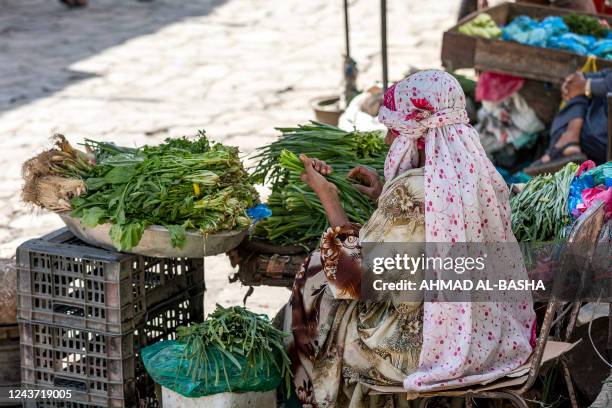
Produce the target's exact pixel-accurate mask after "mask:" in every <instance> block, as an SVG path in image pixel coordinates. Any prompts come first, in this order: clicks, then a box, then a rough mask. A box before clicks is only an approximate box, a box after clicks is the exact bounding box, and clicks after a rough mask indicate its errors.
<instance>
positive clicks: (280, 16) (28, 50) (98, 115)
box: [0, 0, 459, 313]
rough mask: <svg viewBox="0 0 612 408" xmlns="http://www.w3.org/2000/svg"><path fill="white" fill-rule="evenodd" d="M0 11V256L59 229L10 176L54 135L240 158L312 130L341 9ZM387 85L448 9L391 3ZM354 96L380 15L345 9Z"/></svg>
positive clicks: (338, 41) (258, 302)
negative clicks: (195, 140)
mask: <svg viewBox="0 0 612 408" xmlns="http://www.w3.org/2000/svg"><path fill="white" fill-rule="evenodd" d="M90 3H91V6H90V7H89V8H87V9H82V10H66V9H65V8H63V7H62V6H60V5H59V2H57V1H54V0H0V136H1V137H0V168H3V169H4V171H3V172H2V174H0V204H1V205H0V257H9V256H11V255H12V254H14V251H15V248H16V247H17V246H18V245H19V244H20V243H21V242H23V241H24V240H25V239H27V238H30V237H35V236H38V235H41V234H43V233H45V232H48V231H51V230H53V229H54V228H58V227H60V225H61V223H60V221H59V219H58V218H57V217H56V216H55V215H53V214H48V213H41V212H36V211H35V212H33V211H32V209H30V208H27V207H25V206H24V205H23V204H22V203H20V200H19V194H18V191H19V188H20V185H21V181H20V166H21V163H22V162H23V161H24V160H25V159H27V158H28V157H30V156H31V155H32V154H34V153H36V152H38V151H40V150H41V149H43V148H44V147H45V146H47V145H48V137H49V136H50V135H51V133H52V132H53V131H61V132H63V133H64V134H65V135H66V136H68V138H69V139H70V140H71V141H73V142H79V141H80V140H82V139H83V138H85V137H90V138H95V139H102V140H112V141H116V142H121V143H123V144H134V145H139V144H143V143H158V142H160V141H162V140H163V139H164V138H165V137H167V136H176V135H190V134H194V133H195V130H196V129H200V128H205V129H206V130H207V132H208V134H209V135H210V136H211V137H212V138H213V139H216V140H219V141H223V142H224V143H228V144H234V145H237V146H240V148H241V150H242V151H243V152H244V153H245V154H248V153H250V152H252V151H253V149H254V148H255V147H257V146H260V145H262V144H265V143H267V142H269V141H271V140H273V139H274V138H275V137H276V136H277V135H276V134H275V132H274V130H273V127H274V126H285V125H295V124H297V123H300V122H304V121H306V120H308V119H310V118H312V112H311V110H310V108H309V104H308V101H309V100H310V99H311V98H312V97H314V96H317V95H321V94H329V93H335V92H337V91H338V89H339V85H340V79H341V62H342V58H341V55H342V53H343V35H342V27H343V25H342V24H343V22H342V14H341V4H342V2H341V1H339V0H337V1H329V0H308V1H300V0H228V1H223V0H216V1H215V0H189V1H176V0H155V1H154V2H153V3H140V2H137V1H135V0H91V1H90ZM388 3H389V17H388V19H389V53H390V61H389V62H390V76H391V78H393V79H398V78H400V77H401V76H402V74H403V73H404V72H406V71H408V69H409V68H410V67H412V66H414V67H419V68H424V67H437V66H439V49H440V42H441V36H442V31H443V30H444V29H445V28H448V27H450V26H451V25H452V24H453V20H454V16H455V13H456V9H457V7H458V3H459V0H439V1H435V2H434V1H426V0H418V1H417V0H391V1H389V2H388ZM350 4H351V26H352V30H353V32H352V37H351V41H352V45H353V54H354V55H353V57H354V58H355V59H356V60H357V62H358V63H359V67H360V70H361V75H360V82H359V83H360V85H361V86H364V87H365V86H368V85H370V84H371V83H372V82H373V81H374V80H377V79H378V78H379V77H380V54H379V41H380V40H379V35H378V29H379V14H378V8H377V7H378V2H377V1H374V0H353V1H350ZM231 272H232V268H231V267H230V265H229V262H228V261H227V259H226V258H225V257H224V256H218V257H213V258H208V259H207V276H208V289H209V291H208V294H207V298H206V303H207V305H206V306H207V308H208V310H210V308H211V307H212V306H213V305H214V303H215V302H218V303H221V304H224V305H226V304H235V303H239V302H241V299H242V297H243V295H244V293H246V290H247V289H246V288H243V287H241V286H240V284H239V283H234V284H231V285H230V284H229V283H228V282H227V276H228V275H229V274H230V273H231ZM287 297H288V291H286V290H284V289H272V288H258V289H256V290H255V294H254V295H253V296H252V297H251V298H250V299H249V301H248V306H249V307H252V308H253V309H255V310H259V311H263V312H267V313H273V312H274V311H275V310H277V309H278V308H279V307H280V305H282V304H283V303H284V302H285V301H286V299H287Z"/></svg>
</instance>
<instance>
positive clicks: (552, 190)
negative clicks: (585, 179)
mask: <svg viewBox="0 0 612 408" xmlns="http://www.w3.org/2000/svg"><path fill="white" fill-rule="evenodd" d="M576 170H578V165H576V164H574V163H569V164H567V165H566V166H565V167H563V169H561V170H559V171H558V172H556V173H554V174H544V175H539V176H537V177H535V178H533V179H531V180H530V181H529V182H528V183H527V185H526V186H525V188H524V189H523V190H522V191H521V192H520V193H518V194H517V195H515V196H513V197H512V198H510V209H511V212H512V213H511V220H512V231H513V232H514V235H515V236H516V239H517V240H518V241H550V240H555V239H560V238H561V233H562V230H563V228H565V227H566V226H567V225H569V224H570V222H571V217H570V214H569V213H568V212H567V197H568V194H569V187H570V183H571V182H572V179H573V178H574V175H575V174H576Z"/></svg>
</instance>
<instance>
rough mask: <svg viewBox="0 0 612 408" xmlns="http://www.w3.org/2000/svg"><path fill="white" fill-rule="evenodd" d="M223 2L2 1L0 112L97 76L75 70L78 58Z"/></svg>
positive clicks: (199, 13) (216, 0)
mask: <svg viewBox="0 0 612 408" xmlns="http://www.w3.org/2000/svg"><path fill="white" fill-rule="evenodd" d="M224 2H225V0H185V1H183V0H154V1H152V2H140V1H137V0H90V2H89V3H90V4H89V6H88V7H86V8H78V9H68V8H66V7H65V6H63V5H62V4H60V2H59V1H58V0H0V114H2V113H3V112H5V111H8V110H12V109H15V108H17V107H19V106H20V105H22V104H27V103H30V102H32V101H34V100H36V99H38V98H41V97H45V96H48V95H49V94H51V93H54V92H57V91H59V90H61V89H63V88H65V87H66V86H69V85H72V84H75V83H77V82H79V81H82V80H85V79H88V78H90V77H92V76H94V75H95V74H91V73H87V72H80V71H76V70H73V69H71V68H70V66H71V65H72V64H74V63H75V62H77V61H81V60H84V59H87V58H88V57H91V56H93V55H96V54H98V53H100V52H102V51H104V50H105V49H107V48H110V47H114V46H117V45H120V44H122V43H124V42H126V41H128V40H130V39H133V38H135V37H139V36H143V35H147V34H151V33H154V32H156V31H158V30H159V29H161V28H163V27H164V26H167V25H169V24H172V23H175V22H178V21H181V20H184V19H186V18H190V17H199V16H204V15H207V14H209V13H211V12H212V11H213V10H214V9H215V7H217V6H219V5H221V4H223V3H224ZM126 57H128V56H126Z"/></svg>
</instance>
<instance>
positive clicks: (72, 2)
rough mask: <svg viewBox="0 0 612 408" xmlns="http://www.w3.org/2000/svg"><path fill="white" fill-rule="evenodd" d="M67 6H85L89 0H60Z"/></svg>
mask: <svg viewBox="0 0 612 408" xmlns="http://www.w3.org/2000/svg"><path fill="white" fill-rule="evenodd" d="M60 2H61V3H62V4H64V5H65V6H66V7H71V8H72V7H85V6H86V5H87V0H60Z"/></svg>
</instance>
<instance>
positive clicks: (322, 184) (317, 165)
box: [300, 154, 337, 198]
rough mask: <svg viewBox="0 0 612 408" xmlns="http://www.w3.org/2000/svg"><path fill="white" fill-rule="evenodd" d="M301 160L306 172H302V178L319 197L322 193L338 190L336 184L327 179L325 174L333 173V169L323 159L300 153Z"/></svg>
mask: <svg viewBox="0 0 612 408" xmlns="http://www.w3.org/2000/svg"><path fill="white" fill-rule="evenodd" d="M300 160H301V161H302V164H303V165H304V173H302V174H301V176H300V178H301V179H302V181H303V182H304V183H306V184H308V186H309V187H310V188H312V191H314V192H315V193H317V195H318V196H319V198H322V197H321V196H322V195H327V194H329V193H332V192H334V193H335V192H337V188H336V185H335V184H333V183H330V182H329V181H327V180H326V179H325V177H324V175H328V174H331V172H332V171H333V169H332V168H331V166H329V165H327V164H326V163H325V162H324V161H323V160H319V159H314V158H313V159H311V158H310V157H308V156H306V155H305V154H301V155H300Z"/></svg>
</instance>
